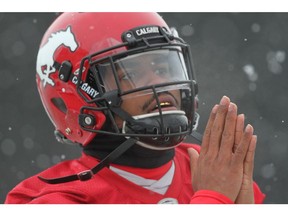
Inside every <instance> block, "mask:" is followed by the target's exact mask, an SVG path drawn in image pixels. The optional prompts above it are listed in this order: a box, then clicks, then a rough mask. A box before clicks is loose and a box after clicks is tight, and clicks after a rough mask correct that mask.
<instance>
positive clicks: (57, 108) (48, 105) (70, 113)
mask: <svg viewBox="0 0 288 216" xmlns="http://www.w3.org/2000/svg"><path fill="white" fill-rule="evenodd" d="M147 25H156V26H161V27H166V28H168V26H167V24H166V23H165V21H164V20H163V19H162V18H161V16H160V15H159V14H157V13H144V12H139V13H131V12H128V13H124V12H119V13H110V12H109V13H108V12H101V13H63V14H61V15H60V16H59V17H58V18H57V19H56V20H55V21H54V22H53V23H52V24H51V26H50V27H49V28H48V29H47V31H46V33H45V34H44V36H43V39H42V41H41V44H40V48H39V52H38V56H37V65H36V71H37V73H36V82H37V87H38V91H39V94H40V97H41V100H42V103H43V105H44V108H45V110H46V112H47V114H48V116H49V117H50V119H51V121H52V123H53V124H54V126H55V130H56V131H58V132H60V133H61V134H63V135H64V136H65V139H67V140H69V141H71V142H73V143H79V144H81V145H84V146H85V145H87V144H88V143H89V142H90V141H91V140H92V139H93V138H94V137H95V136H96V135H97V134H96V133H94V132H90V131H86V130H82V129H81V126H80V125H79V120H78V119H79V114H80V109H81V107H83V106H96V104H88V103H87V102H85V100H83V98H82V97H81V96H80V95H79V94H78V93H77V88H76V84H77V82H78V80H77V77H76V74H77V71H79V67H80V64H81V61H82V59H83V58H85V57H86V56H88V55H90V54H93V53H95V52H98V51H100V50H103V49H106V48H109V47H111V46H115V45H117V44H121V43H122V39H121V35H122V33H123V32H125V31H127V30H129V29H132V28H135V27H138V26H147ZM122 49H126V48H125V47H123V48H122ZM114 52H115V51H114ZM108 54H109V53H106V55H108ZM55 62H58V63H60V64H61V63H63V62H68V63H69V65H70V66H69V70H70V71H71V73H72V74H71V76H70V79H68V80H67V81H62V80H61V79H60V76H59V71H58V69H59V68H58V69H56V68H55V65H54V64H55ZM84 70H88V65H84ZM83 74H85V72H83ZM74 75H75V76H74ZM71 77H72V78H71ZM85 90H86V92H87V93H88V94H93V93H95V92H93V90H91V89H85ZM89 112H90V113H89V114H90V115H93V116H94V118H95V125H94V126H93V129H95V130H99V129H101V127H102V126H103V124H104V123H105V121H106V117H105V115H104V114H103V113H102V112H101V111H89Z"/></svg>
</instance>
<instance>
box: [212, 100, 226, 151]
mask: <svg viewBox="0 0 288 216" xmlns="http://www.w3.org/2000/svg"><path fill="white" fill-rule="evenodd" d="M229 104H230V99H229V98H228V97H226V96H223V97H222V99H221V101H220V104H219V107H218V109H217V114H216V116H215V120H214V123H213V125H212V129H211V133H210V140H209V152H210V154H212V155H217V154H218V152H219V148H220V143H221V137H222V132H223V130H224V125H225V119H226V114H227V111H228V107H229Z"/></svg>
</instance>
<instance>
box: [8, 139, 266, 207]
mask: <svg viewBox="0 0 288 216" xmlns="http://www.w3.org/2000/svg"><path fill="white" fill-rule="evenodd" d="M191 147H193V148H195V149H196V150H197V151H198V152H199V151H200V146H198V145H193V144H184V143H183V144H181V145H179V146H178V147H176V148H175V157H174V158H173V161H174V164H175V172H174V176H173V180H172V183H171V185H170V186H169V188H168V190H167V191H166V193H165V194H163V195H162V194H159V193H156V192H153V191H151V190H148V189H145V188H144V187H141V186H138V185H136V184H134V183H132V182H130V181H128V180H126V179H125V178H123V177H121V176H119V175H118V174H116V173H115V172H113V171H112V170H110V169H109V168H108V167H105V168H103V169H102V170H101V171H99V172H98V173H97V174H95V175H94V176H93V177H92V178H91V179H89V180H87V181H78V180H77V181H72V182H67V183H61V184H48V183H45V182H43V181H41V180H40V179H39V178H38V177H37V176H38V175H35V176H33V177H30V178H28V179H26V180H24V181H23V182H21V183H20V184H19V185H17V186H16V187H15V188H14V189H13V190H12V191H10V192H9V194H8V195H7V198H6V201H5V203H6V204H8V203H19V204H20V203H30V204H32V203H42V204H43V203H47V204H48V203H50V204H56V203H63V204H69V203H74V204H77V203H89V204H125V203H126V204H156V203H167V202H168V203H169V200H174V201H175V200H176V202H177V203H179V204H188V203H192V204H200V203H204V204H226V203H227V204H232V203H233V202H232V201H231V200H230V199H229V198H228V197H226V196H224V195H222V194H220V193H218V192H215V191H209V190H201V191H197V192H196V193H195V192H194V191H193V188H192V184H191V172H190V162H189V161H190V158H189V155H188V153H187V149H188V148H191ZM98 163H99V161H98V160H97V159H96V158H94V157H91V156H88V155H86V154H84V153H83V154H82V156H81V157H80V158H79V159H75V160H69V161H64V162H61V163H59V164H57V165H55V166H53V167H51V168H49V169H47V170H45V171H43V172H41V173H40V174H39V175H40V176H42V177H44V178H55V177H61V176H67V175H71V174H75V173H79V172H81V171H84V170H87V169H91V168H92V167H94V166H95V165H97V164H98ZM254 197H255V203H262V202H263V200H264V198H265V195H264V194H263V193H262V192H261V190H260V189H259V187H258V186H257V185H256V183H254ZM167 200H168V201H167Z"/></svg>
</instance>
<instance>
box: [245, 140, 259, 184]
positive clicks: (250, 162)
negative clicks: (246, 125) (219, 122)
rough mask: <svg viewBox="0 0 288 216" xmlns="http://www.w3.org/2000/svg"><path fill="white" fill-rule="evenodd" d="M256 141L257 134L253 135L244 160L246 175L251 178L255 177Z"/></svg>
mask: <svg viewBox="0 0 288 216" xmlns="http://www.w3.org/2000/svg"><path fill="white" fill-rule="evenodd" d="M256 143H257V136H256V135H253V136H252V138H251V141H250V145H249V148H248V152H247V154H246V157H245V161H244V175H247V176H248V177H249V178H251V179H252V178H253V169H254V157H255V150H256Z"/></svg>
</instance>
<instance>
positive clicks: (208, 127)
mask: <svg viewBox="0 0 288 216" xmlns="http://www.w3.org/2000/svg"><path fill="white" fill-rule="evenodd" d="M217 110H218V105H215V106H214V107H213V109H212V111H211V113H210V116H209V119H208V122H207V125H206V128H205V132H204V135H203V140H202V145H201V153H204V154H206V152H207V151H208V147H209V142H210V134H211V129H212V126H213V123H214V120H215V117H216V113H217Z"/></svg>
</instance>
